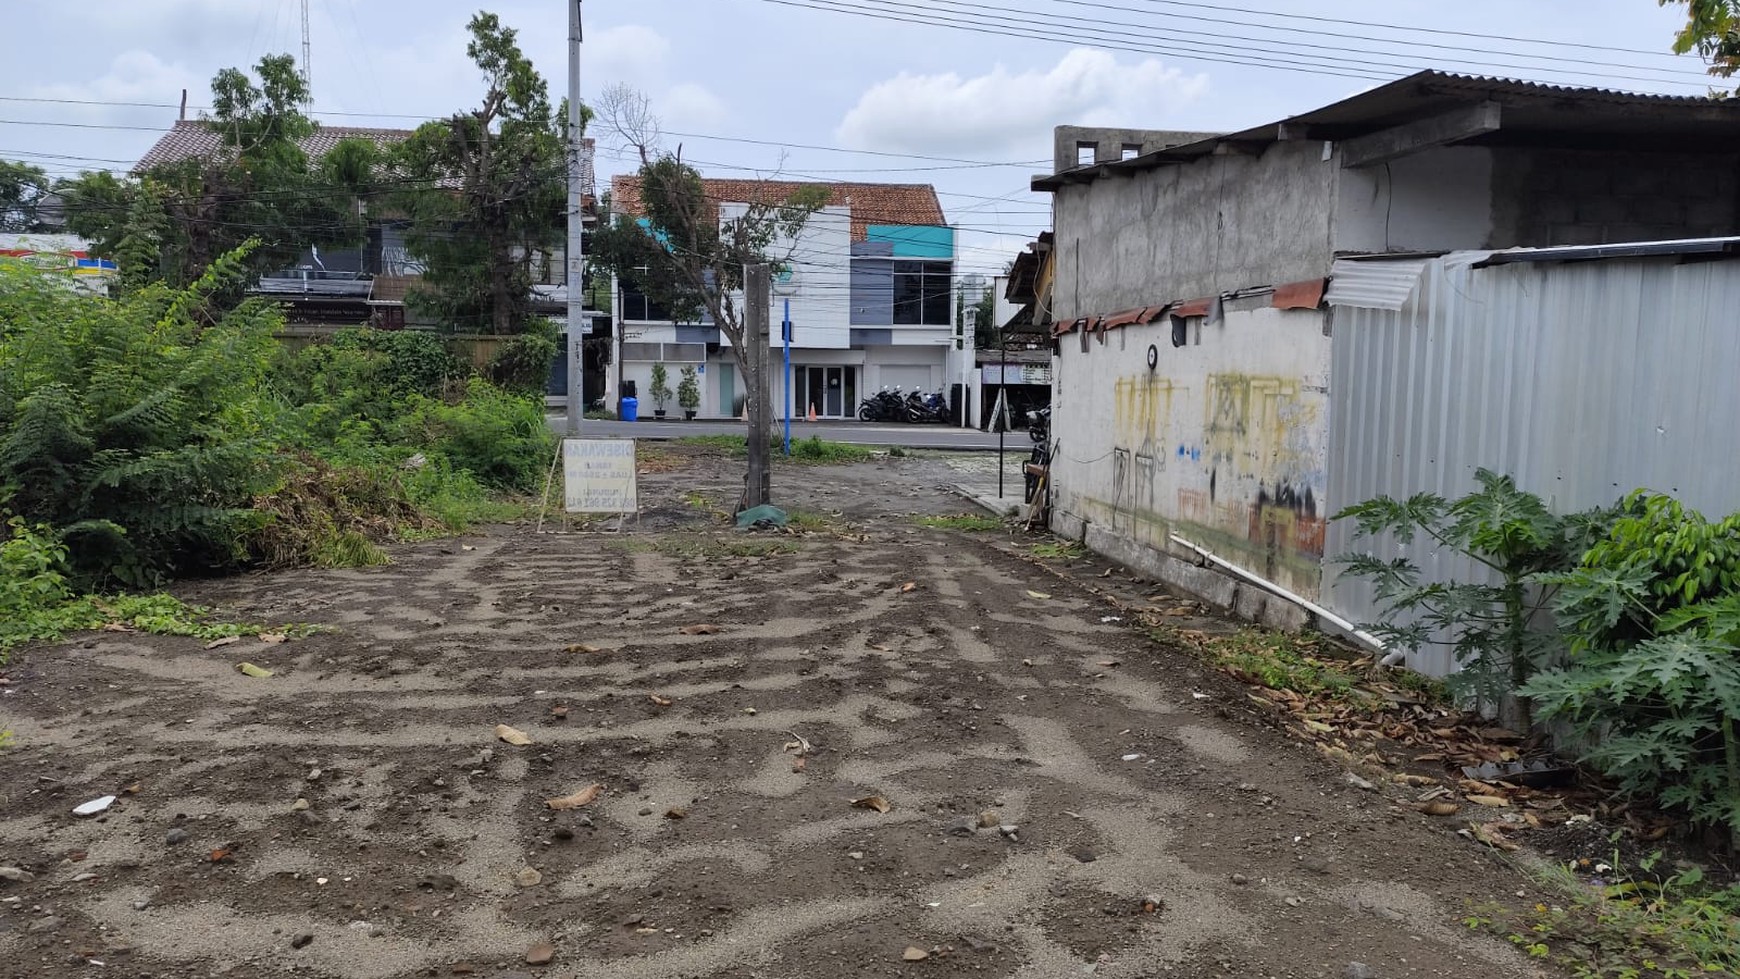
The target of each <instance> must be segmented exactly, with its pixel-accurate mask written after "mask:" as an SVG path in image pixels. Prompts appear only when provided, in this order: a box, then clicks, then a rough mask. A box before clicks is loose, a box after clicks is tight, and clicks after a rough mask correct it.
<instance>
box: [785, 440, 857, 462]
mask: <svg viewBox="0 0 1740 979" xmlns="http://www.w3.org/2000/svg"><path fill="white" fill-rule="evenodd" d="M769 441H770V443H772V444H775V445H778V444H779V443H777V442H773V441H772V440H769ZM875 454H876V453H875V450H874V449H871V448H870V447H869V446H867V445H852V444H850V443H847V442H829V441H826V440H824V439H822V438H821V437H819V436H815V435H811V436H810V437H809V438H807V439H797V440H795V441H793V442H792V444H791V458H792V461H794V462H810V463H847V462H864V461H866V460H868V459H870V458H871V457H872V456H874V455H875Z"/></svg>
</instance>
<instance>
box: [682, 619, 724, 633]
mask: <svg viewBox="0 0 1740 979" xmlns="http://www.w3.org/2000/svg"><path fill="white" fill-rule="evenodd" d="M677 631H678V632H680V633H682V634H683V635H685V636H715V635H718V634H719V627H718V626H716V625H714V624H712V623H711V622H702V623H700V624H698V625H686V626H683V627H682V628H681V629H678V630H677Z"/></svg>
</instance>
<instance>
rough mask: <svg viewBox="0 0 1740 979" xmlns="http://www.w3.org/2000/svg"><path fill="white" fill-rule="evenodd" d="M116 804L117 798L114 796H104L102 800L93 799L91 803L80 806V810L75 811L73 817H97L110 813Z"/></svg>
mask: <svg viewBox="0 0 1740 979" xmlns="http://www.w3.org/2000/svg"><path fill="white" fill-rule="evenodd" d="M114 804H115V797H114V796H112V795H106V796H103V797H102V798H101V799H92V800H91V801H89V802H87V803H85V804H83V805H81V806H79V807H78V808H76V809H74V810H73V815H75V816H95V815H97V814H98V813H101V812H106V811H108V808H109V807H110V806H112V805H114Z"/></svg>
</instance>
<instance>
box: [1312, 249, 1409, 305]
mask: <svg viewBox="0 0 1740 979" xmlns="http://www.w3.org/2000/svg"><path fill="white" fill-rule="evenodd" d="M1426 262H1427V260H1426V259H1424V258H1404V259H1394V260H1382V259H1349V258H1343V259H1338V260H1337V261H1336V263H1335V264H1334V265H1333V266H1332V267H1331V268H1330V270H1329V293H1328V295H1327V296H1326V297H1325V298H1326V299H1327V300H1328V302H1329V305H1331V306H1352V307H1355V308H1359V309H1389V310H1396V309H1401V308H1402V307H1403V306H1406V305H1407V304H1408V300H1409V299H1410V298H1412V297H1413V295H1414V287H1415V286H1417V285H1418V284H1419V282H1420V273H1422V272H1424V271H1425V270H1426Z"/></svg>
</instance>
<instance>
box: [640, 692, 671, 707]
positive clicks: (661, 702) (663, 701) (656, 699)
mask: <svg viewBox="0 0 1740 979" xmlns="http://www.w3.org/2000/svg"><path fill="white" fill-rule="evenodd" d="M647 699H648V700H650V701H652V702H653V703H655V704H657V705H658V706H660V707H669V706H670V705H672V704H674V703H676V701H674V700H672V699H671V698H669V697H661V696H659V695H658V694H656V693H655V694H651V695H649V696H648V697H647Z"/></svg>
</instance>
